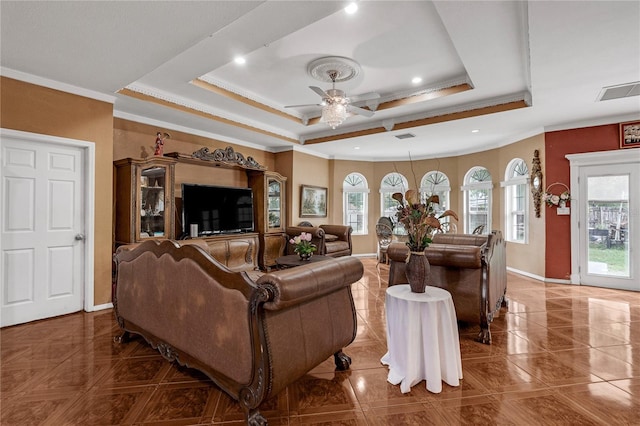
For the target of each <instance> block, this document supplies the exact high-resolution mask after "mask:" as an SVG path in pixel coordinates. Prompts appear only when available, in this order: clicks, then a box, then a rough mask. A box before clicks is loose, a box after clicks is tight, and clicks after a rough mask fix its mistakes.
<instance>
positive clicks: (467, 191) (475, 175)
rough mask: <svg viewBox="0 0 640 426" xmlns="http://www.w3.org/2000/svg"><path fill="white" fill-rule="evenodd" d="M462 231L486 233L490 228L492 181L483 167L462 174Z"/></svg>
mask: <svg viewBox="0 0 640 426" xmlns="http://www.w3.org/2000/svg"><path fill="white" fill-rule="evenodd" d="M461 189H462V191H463V192H464V231H465V233H467V234H471V233H473V232H474V231H475V232H476V233H479V232H480V233H483V234H487V233H489V232H490V230H491V202H492V196H493V193H492V191H493V182H492V181H491V173H489V170H487V169H486V168H484V167H480V166H476V167H472V168H471V169H469V171H468V172H467V174H466V175H465V176H464V185H463V186H462V188H461Z"/></svg>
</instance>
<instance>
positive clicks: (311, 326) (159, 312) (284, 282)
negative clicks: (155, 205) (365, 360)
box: [113, 240, 363, 425]
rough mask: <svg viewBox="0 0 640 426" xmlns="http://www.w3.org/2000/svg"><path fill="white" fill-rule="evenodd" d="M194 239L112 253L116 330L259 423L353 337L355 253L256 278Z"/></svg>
mask: <svg viewBox="0 0 640 426" xmlns="http://www.w3.org/2000/svg"><path fill="white" fill-rule="evenodd" d="M207 248H208V246H207V244H206V243H205V242H202V241H198V240H187V241H180V242H178V241H173V240H164V241H162V242H157V241H146V242H144V243H141V244H139V245H137V246H136V247H127V246H123V247H121V248H119V249H118V250H117V252H116V254H115V256H114V259H115V262H116V273H115V278H114V292H113V304H114V308H115V315H116V319H117V321H118V324H119V325H120V327H121V328H122V330H123V335H122V336H121V337H120V338H119V339H118V340H119V341H121V342H124V341H126V340H128V339H129V338H130V337H131V335H130V333H136V334H139V335H141V336H143V337H144V338H145V339H146V340H147V342H149V344H151V346H152V347H154V348H156V349H158V350H159V351H160V353H161V354H162V355H163V356H164V357H165V358H166V359H168V360H170V361H176V362H178V363H179V364H181V365H185V366H188V367H192V368H196V369H198V370H201V371H202V372H204V373H205V374H206V375H207V376H209V377H210V378H211V379H212V380H213V381H214V382H215V383H216V384H217V385H218V386H219V387H220V388H221V389H223V390H224V391H225V392H226V393H228V394H229V395H230V396H231V397H232V398H234V399H235V400H237V401H239V403H240V404H241V405H242V407H243V408H244V410H245V412H246V418H247V423H248V424H251V425H258V424H259V425H263V424H266V420H265V419H264V417H262V415H261V414H260V412H259V405H260V403H261V402H262V401H264V400H265V399H267V398H269V397H271V396H272V395H275V394H277V393H278V392H280V391H282V390H283V389H284V388H285V387H286V386H288V385H289V384H290V383H292V382H294V381H295V380H297V379H298V378H300V377H301V376H303V375H304V374H305V373H307V372H308V371H309V370H311V369H312V368H314V367H315V366H317V365H318V364H320V363H322V362H323V361H325V360H326V359H327V358H328V357H330V356H331V355H334V358H335V363H336V366H337V368H338V369H348V368H349V365H350V363H351V359H350V358H349V357H348V356H346V355H345V354H344V353H343V352H342V348H344V347H345V346H347V345H349V344H350V343H351V342H352V341H353V339H354V338H355V335H356V314H355V307H354V303H353V296H352V294H351V284H352V283H354V282H355V281H357V280H359V279H360V278H361V277H362V274H363V267H362V263H361V262H360V261H359V260H358V259H356V258H353V257H344V258H340V259H331V260H329V261H326V262H318V263H311V264H309V265H305V266H300V267H297V268H291V269H287V270H280V271H275V272H271V273H266V274H262V275H261V276H260V277H259V278H257V280H253V279H251V278H250V277H249V275H248V274H247V272H245V271H236V272H233V271H231V270H229V269H228V268H226V267H225V266H223V265H222V264H221V263H219V262H218V261H216V260H215V259H214V258H213V257H211V256H210V255H209V253H208V251H207Z"/></svg>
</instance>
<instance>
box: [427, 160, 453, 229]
mask: <svg viewBox="0 0 640 426" xmlns="http://www.w3.org/2000/svg"><path fill="white" fill-rule="evenodd" d="M434 182H435V183H434ZM431 195H437V196H438V197H439V198H440V203H438V204H434V211H435V213H436V215H439V214H442V213H444V211H445V210H448V209H450V208H451V184H450V183H449V177H448V176H447V175H446V174H444V173H442V172H440V171H437V170H433V171H430V172H427V173H425V174H424V176H422V179H421V180H420V199H421V200H422V201H423V202H424V201H426V200H427V198H429V197H430V196H431ZM448 219H449V218H448V217H446V218H444V219H443V221H445V222H447V221H448Z"/></svg>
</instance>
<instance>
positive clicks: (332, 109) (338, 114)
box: [320, 102, 347, 129]
mask: <svg viewBox="0 0 640 426" xmlns="http://www.w3.org/2000/svg"><path fill="white" fill-rule="evenodd" d="M346 119H347V105H346V104H345V103H342V102H331V103H328V104H327V105H325V106H324V107H323V108H322V117H320V121H321V122H323V123H327V124H328V125H329V126H330V127H331V128H332V129H335V128H336V127H338V126H339V125H341V124H342V122H343V121H344V120H346Z"/></svg>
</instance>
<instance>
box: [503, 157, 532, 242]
mask: <svg viewBox="0 0 640 426" xmlns="http://www.w3.org/2000/svg"><path fill="white" fill-rule="evenodd" d="M501 186H502V187H504V199H505V238H506V240H507V241H512V242H517V243H526V242H527V241H528V238H529V225H528V224H529V196H528V194H529V169H528V167H527V164H526V163H525V162H524V160H522V159H520V158H514V159H513V160H511V161H510V162H509V164H508V165H507V170H506V172H505V180H504V182H501Z"/></svg>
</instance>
